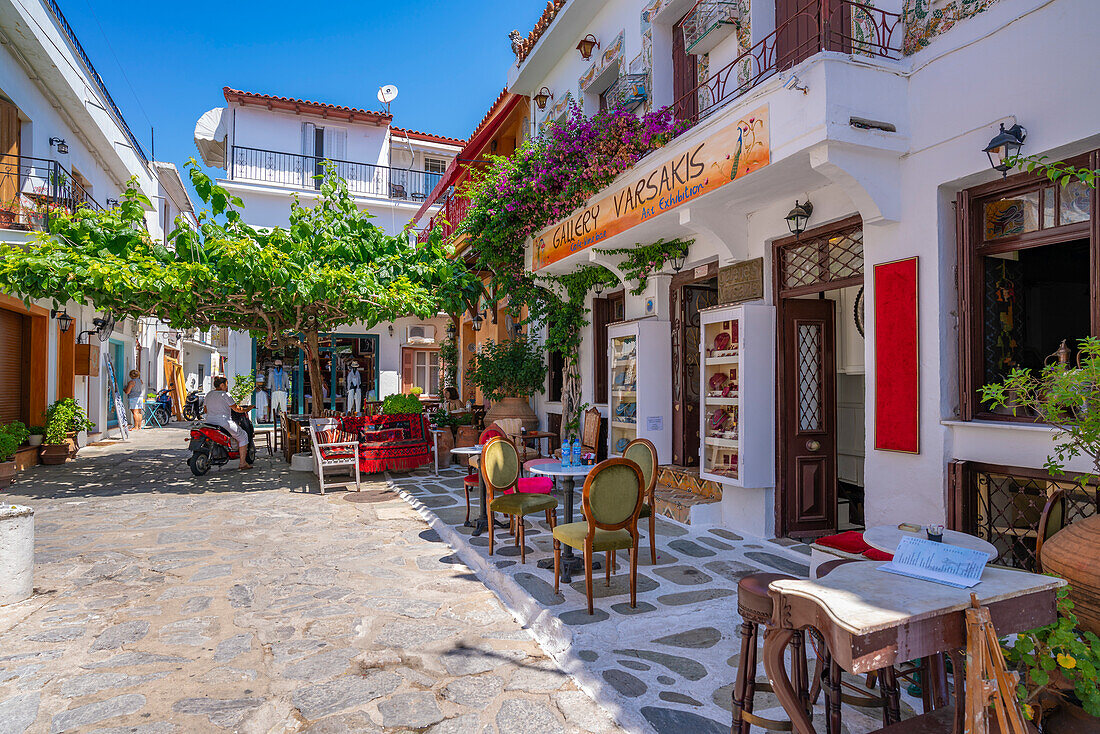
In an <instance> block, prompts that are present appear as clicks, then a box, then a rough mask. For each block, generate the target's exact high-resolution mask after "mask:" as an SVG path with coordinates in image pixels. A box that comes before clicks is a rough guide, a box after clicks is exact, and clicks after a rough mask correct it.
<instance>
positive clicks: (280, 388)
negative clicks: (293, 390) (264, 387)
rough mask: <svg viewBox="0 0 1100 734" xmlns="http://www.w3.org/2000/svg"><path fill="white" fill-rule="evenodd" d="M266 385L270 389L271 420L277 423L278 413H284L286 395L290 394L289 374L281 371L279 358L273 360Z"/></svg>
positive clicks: (281, 361) (281, 364)
mask: <svg viewBox="0 0 1100 734" xmlns="http://www.w3.org/2000/svg"><path fill="white" fill-rule="evenodd" d="M267 384H268V387H270V388H271V419H272V420H273V421H277V420H278V419H279V413H285V412H286V406H287V394H288V393H289V392H290V373H289V372H286V371H284V370H283V360H282V358H281V357H276V358H275V366H274V367H273V368H272V369H271V374H270V376H269V377H268V381H267Z"/></svg>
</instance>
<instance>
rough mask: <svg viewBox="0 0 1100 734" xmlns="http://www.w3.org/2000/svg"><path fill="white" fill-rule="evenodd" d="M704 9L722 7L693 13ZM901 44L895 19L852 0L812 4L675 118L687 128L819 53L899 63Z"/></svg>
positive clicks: (720, 74)
mask: <svg viewBox="0 0 1100 734" xmlns="http://www.w3.org/2000/svg"><path fill="white" fill-rule="evenodd" d="M704 5H707V6H720V5H723V3H706V2H702V1H701V2H699V3H698V4H697V5H696V8H697V9H698V8H700V7H702V6H704ZM719 10H720V9H719ZM716 12H717V11H716ZM714 17H719V16H714ZM715 23H716V24H720V21H717V20H715ZM685 30H686V29H685ZM700 38H701V37H700ZM901 42H902V23H901V16H900V15H898V14H897V13H891V12H889V11H887V10H879V9H878V8H875V7H872V6H870V5H864V4H863V3H860V2H855V1H854V0H817V1H816V2H810V3H809V4H807V6H806V7H805V8H803V9H802V10H800V11H799V12H798V13H796V14H794V15H792V16H791V17H790V18H788V19H787V20H786V21H784V22H783V23H782V24H780V25H779V27H778V28H776V29H775V30H774V31H772V32H771V33H769V34H768V35H767V36H765V37H764V38H762V39H761V40H760V41H758V42H757V43H756V44H755V45H753V47H752V48H750V49H749V50H747V51H745V52H744V53H743V54H741V55H740V56H738V57H737V58H736V59H734V60H733V61H731V62H730V63H728V64H726V65H725V66H723V67H722V68H721V69H719V70H717V71H716V72H714V73H713V74H711V75H710V76H709V77H708V78H707V79H705V80H704V81H703V82H701V83H700V84H699V85H698V86H697V87H695V88H694V89H692V90H691V91H689V92H688V93H686V94H685V95H683V96H682V97H680V99H678V100H676V102H674V103H673V113H674V114H675V116H676V118H677V119H678V120H681V121H683V122H684V123H685V126H686V128H690V127H692V126H694V125H695V124H696V123H698V122H699V121H700V120H702V119H704V118H706V117H708V116H710V115H712V114H714V112H716V111H717V110H719V109H721V108H722V107H723V106H724V105H726V104H728V103H729V102H732V101H733V100H735V99H737V98H738V97H741V96H742V95H744V94H745V93H746V92H748V91H749V90H751V89H752V88H753V87H755V86H757V85H758V84H760V83H762V82H764V81H766V80H767V79H770V78H771V77H773V76H775V75H776V74H779V73H781V72H783V71H785V70H787V69H790V68H792V67H794V66H796V65H797V64H799V63H801V62H802V61H805V60H806V59H808V58H810V57H811V56H814V55H815V54H818V53H820V52H822V51H833V52H838V53H847V54H852V55H854V56H863V57H867V58H881V59H899V58H901Z"/></svg>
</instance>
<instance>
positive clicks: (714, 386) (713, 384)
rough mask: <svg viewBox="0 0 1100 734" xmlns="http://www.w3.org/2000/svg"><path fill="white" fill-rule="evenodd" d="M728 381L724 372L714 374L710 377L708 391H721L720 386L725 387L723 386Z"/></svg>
mask: <svg viewBox="0 0 1100 734" xmlns="http://www.w3.org/2000/svg"><path fill="white" fill-rule="evenodd" d="M728 379H729V378H728V377H726V373H725V372H718V373H715V374H713V375H711V378H710V389H711V390H721V389H722V385H725V384H726V380H728Z"/></svg>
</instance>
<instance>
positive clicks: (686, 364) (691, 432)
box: [672, 280, 718, 466]
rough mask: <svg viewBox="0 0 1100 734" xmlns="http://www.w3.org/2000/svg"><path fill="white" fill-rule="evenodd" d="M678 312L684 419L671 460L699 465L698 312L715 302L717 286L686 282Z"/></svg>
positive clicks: (679, 412) (680, 411)
mask: <svg viewBox="0 0 1100 734" xmlns="http://www.w3.org/2000/svg"><path fill="white" fill-rule="evenodd" d="M681 304H682V307H681V308H682V311H681V314H680V319H681V320H680V329H681V334H680V340H679V341H680V345H681V349H682V353H681V355H680V365H681V370H680V373H681V374H680V390H679V405H678V406H677V408H678V409H677V411H676V412H677V418H678V419H679V420H680V421H682V422H683V425H682V427H681V430H680V441H678V442H676V443H678V444H679V445H674V446H673V447H672V456H673V458H672V462H673V463H674V464H679V465H681V466H698V465H699V426H700V423H699V383H700V379H701V378H700V375H699V352H700V350H699V339H700V334H701V330H700V324H701V322H700V319H699V312H700V311H701V310H703V309H704V308H708V307H710V306H714V305H717V304H718V288H717V285H715V284H714V282H713V280H708V281H705V282H702V283H697V284H692V285H685V286H684V287H683V288H682V289H681Z"/></svg>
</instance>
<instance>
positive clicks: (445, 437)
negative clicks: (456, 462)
mask: <svg viewBox="0 0 1100 734" xmlns="http://www.w3.org/2000/svg"><path fill="white" fill-rule="evenodd" d="M436 442H437V443H436V446H437V447H438V448H439V465H440V466H441V467H443V466H450V465H451V459H453V458H454V454H452V453H451V449H453V448H454V445H455V439H454V436H453V435H452V434H451V432H450V431H449V430H446V429H444V430H443V432H442V433H440V434H439V436H438V438H436Z"/></svg>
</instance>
